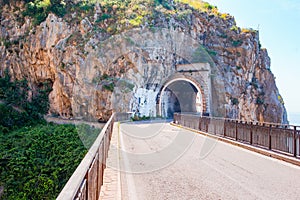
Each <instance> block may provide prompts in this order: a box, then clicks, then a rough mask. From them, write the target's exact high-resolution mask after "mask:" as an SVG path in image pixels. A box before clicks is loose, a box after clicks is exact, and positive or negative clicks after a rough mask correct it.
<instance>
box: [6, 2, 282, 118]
mask: <svg viewBox="0 0 300 200" xmlns="http://www.w3.org/2000/svg"><path fill="white" fill-rule="evenodd" d="M176 6H177V7H178V10H181V12H183V11H185V12H184V13H180V12H177V13H175V14H172V15H166V14H165V13H163V12H157V13H156V17H155V18H154V19H152V20H151V25H149V22H148V21H147V20H144V22H143V23H142V24H140V25H138V26H137V27H136V28H134V29H132V30H129V31H128V30H125V29H124V30H123V31H120V32H119V33H118V34H117V33H111V32H112V31H111V30H110V29H109V27H108V24H107V23H108V21H106V20H104V21H101V22H100V23H99V22H97V18H98V17H99V16H100V15H101V14H102V13H105V12H108V11H107V10H102V8H101V5H96V6H95V7H94V10H92V11H91V14H90V15H81V17H77V16H78V15H79V13H76V12H75V13H72V14H71V16H72V17H73V18H72V19H74V20H73V21H72V20H70V19H66V18H59V17H57V16H55V15H54V14H49V16H48V17H47V19H46V21H44V22H42V23H41V24H40V25H38V26H36V27H34V26H33V25H32V21H31V19H30V18H28V17H25V18H24V20H21V21H20V20H18V16H20V13H21V12H22V8H24V5H23V4H22V3H20V4H16V5H15V6H13V5H11V6H8V5H6V6H5V7H4V8H3V9H2V12H1V31H0V37H1V41H2V43H1V46H0V61H1V63H2V65H1V67H0V75H1V76H2V75H3V74H4V71H5V70H6V69H8V70H9V72H10V74H11V75H12V76H13V78H15V79H22V78H26V79H28V80H29V84H30V87H31V88H32V91H33V95H34V93H35V91H36V90H37V89H38V87H39V85H40V84H42V83H43V82H45V81H48V82H51V84H52V92H51V93H50V95H49V100H50V110H49V113H54V114H59V115H60V116H62V117H66V118H70V117H73V118H83V119H85V120H90V121H93V120H100V121H102V120H107V119H108V117H109V115H110V114H111V112H112V111H113V110H118V109H119V110H123V111H132V109H133V107H134V106H133V104H134V102H133V101H134V95H135V93H136V92H137V91H138V89H139V88H144V87H147V84H148V85H149V84H150V83H151V85H152V86H155V87H161V86H162V85H163V84H164V82H165V81H166V80H167V79H168V78H169V77H170V76H172V75H174V71H175V66H176V65H177V64H180V63H195V62H208V63H210V65H211V74H210V77H211V88H212V91H211V93H212V94H211V96H212V102H211V108H212V111H211V112H212V114H213V115H214V116H218V117H230V118H238V119H242V120H258V121H267V122H276V123H284V122H286V121H287V119H286V111H285V107H284V103H283V100H282V97H281V96H280V94H279V91H278V89H277V87H276V84H275V78H274V75H273V74H272V72H271V70H270V65H271V64H270V58H269V57H268V54H267V50H265V49H262V48H261V47H260V44H259V33H258V32H257V31H254V30H245V29H240V28H238V27H236V25H235V21H234V18H233V17H231V16H229V15H222V16H220V15H215V14H212V13H208V12H199V11H196V10H194V9H192V8H191V7H189V6H188V5H183V4H178V5H176ZM187 10H188V11H189V12H186V11H187ZM112 12H113V11H112ZM75 18H76V19H77V20H78V21H75ZM146 18H147V17H145V19H146ZM99 27H100V28H99ZM107 27H108V28H107ZM103 28H106V31H103ZM199 49H206V50H207V52H206V53H203V52H202V51H200V54H199ZM208 55H210V58H208ZM196 77H197V75H196ZM198 77H199V79H201V76H200V75H199V76H198ZM122 80H126V81H125V82H122ZM200 82H201V81H200ZM124 85H125V86H124ZM116 86H118V87H116ZM120 88H121V89H120ZM120 90H122V91H120ZM157 90H159V88H157ZM124 91H125V92H124ZM120 102H122V103H121V104H122V105H121V104H120Z"/></svg>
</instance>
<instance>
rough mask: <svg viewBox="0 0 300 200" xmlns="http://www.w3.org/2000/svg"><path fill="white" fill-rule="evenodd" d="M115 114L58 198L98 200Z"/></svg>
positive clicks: (63, 199) (65, 199) (61, 199)
mask: <svg viewBox="0 0 300 200" xmlns="http://www.w3.org/2000/svg"><path fill="white" fill-rule="evenodd" d="M115 116H116V115H115V114H112V116H111V117H110V119H109V120H108V122H107V123H106V124H105V126H104V127H103V129H102V131H101V132H100V134H99V136H98V137H97V138H96V140H95V142H94V144H93V145H92V147H91V148H90V149H89V151H88V153H87V154H86V156H85V157H84V158H83V160H82V161H81V163H80V164H79V166H78V167H77V169H76V170H75V172H74V173H73V175H72V176H71V178H70V179H69V181H68V182H67V184H66V185H65V187H64V188H63V190H62V191H61V192H60V194H59V195H58V197H57V199H58V200H73V199H76V200H77V199H78V200H85V199H88V200H98V198H99V195H100V189H101V186H102V184H103V171H104V169H105V167H106V166H105V163H106V158H107V155H108V149H109V144H110V139H111V136H112V130H113V124H114V121H115Z"/></svg>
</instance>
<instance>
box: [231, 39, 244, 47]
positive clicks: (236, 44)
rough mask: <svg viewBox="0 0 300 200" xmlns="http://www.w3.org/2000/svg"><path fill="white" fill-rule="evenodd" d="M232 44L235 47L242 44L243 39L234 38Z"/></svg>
mask: <svg viewBox="0 0 300 200" xmlns="http://www.w3.org/2000/svg"><path fill="white" fill-rule="evenodd" d="M231 44H232V46H234V47H238V46H241V45H242V44H243V41H242V40H233V41H232V42H231Z"/></svg>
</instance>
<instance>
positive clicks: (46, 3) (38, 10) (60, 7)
mask: <svg viewBox="0 0 300 200" xmlns="http://www.w3.org/2000/svg"><path fill="white" fill-rule="evenodd" d="M25 2H26V9H25V11H24V13H23V15H24V16H30V17H32V18H33V24H35V25H38V24H40V23H41V22H42V21H44V20H45V19H46V17H47V16H48V14H49V13H50V12H52V13H54V14H56V15H57V16H59V17H63V16H64V15H65V14H66V3H65V2H64V1H63V0H34V1H28V0H27V1H25Z"/></svg>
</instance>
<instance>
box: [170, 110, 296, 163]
mask: <svg viewBox="0 0 300 200" xmlns="http://www.w3.org/2000/svg"><path fill="white" fill-rule="evenodd" d="M220 120H222V121H220ZM220 122H221V123H220ZM174 123H176V124H180V125H182V126H185V127H189V128H192V129H195V130H200V131H203V132H206V133H209V134H213V135H219V136H221V137H226V139H230V140H235V141H239V142H244V143H247V144H250V145H252V146H257V147H263V148H265V149H269V150H274V151H277V152H280V153H284V154H287V155H290V156H293V157H296V158H299V157H300V130H298V129H297V128H298V127H299V126H292V125H289V126H283V125H281V127H280V126H272V125H269V126H266V124H253V123H246V122H244V123H243V122H242V121H240V120H231V119H225V118H212V117H205V116H200V115H191V114H184V113H183V114H182V113H174ZM290 127H293V128H292V129H291V128H290Z"/></svg>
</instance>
